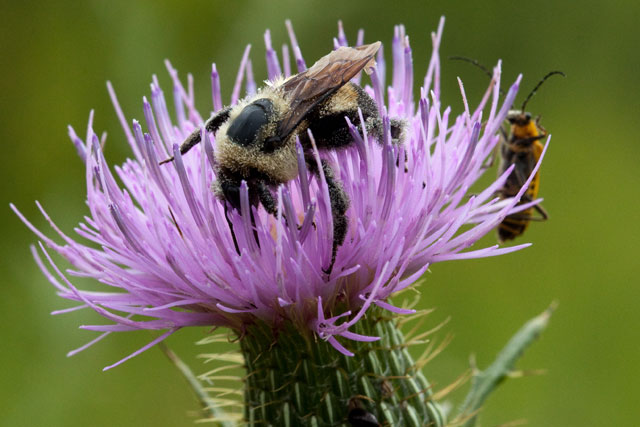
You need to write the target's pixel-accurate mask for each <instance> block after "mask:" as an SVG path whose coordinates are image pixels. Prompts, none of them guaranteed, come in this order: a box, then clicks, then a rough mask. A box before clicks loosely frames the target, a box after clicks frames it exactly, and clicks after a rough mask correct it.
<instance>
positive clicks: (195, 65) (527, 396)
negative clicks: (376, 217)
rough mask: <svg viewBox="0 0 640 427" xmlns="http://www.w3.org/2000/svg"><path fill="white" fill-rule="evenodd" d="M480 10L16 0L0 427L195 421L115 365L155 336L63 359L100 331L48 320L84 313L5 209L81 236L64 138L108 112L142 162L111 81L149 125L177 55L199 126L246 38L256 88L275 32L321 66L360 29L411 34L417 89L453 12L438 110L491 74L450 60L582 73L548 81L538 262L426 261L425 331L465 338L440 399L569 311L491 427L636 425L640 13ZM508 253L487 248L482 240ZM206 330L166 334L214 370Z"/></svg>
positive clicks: (541, 7) (80, 210) (88, 319)
mask: <svg viewBox="0 0 640 427" xmlns="http://www.w3.org/2000/svg"><path fill="white" fill-rule="evenodd" d="M465 3H466V4H463V2H451V1H445V0H438V1H415V2H409V1H395V2H377V3H376V2H371V1H323V2H319V1H317V2H312V1H300V2H293V1H283V2H277V3H276V2H266V1H259V0H256V1H233V2H229V1H226V2H222V1H190V2H169V1H154V2H151V1H109V2H107V1H98V0H93V1H83V2H75V1H67V2H64V1H51V2H32V1H21V2H17V1H9V0H3V1H2V3H1V10H0V13H1V16H2V22H3V24H2V26H1V27H0V34H1V36H0V45H1V48H2V50H1V52H2V68H1V71H0V73H1V76H0V85H2V86H1V87H2V89H1V91H0V92H1V93H2V102H1V103H0V109H1V110H0V117H2V126H0V140H1V141H2V148H3V151H2V153H3V155H2V166H1V167H0V173H1V179H0V181H1V182H3V183H4V184H3V185H2V203H3V206H4V208H2V209H0V217H1V221H0V224H2V249H1V251H2V252H1V254H0V255H1V256H0V259H1V265H0V268H1V269H2V270H1V275H2V276H1V277H3V283H2V298H1V302H0V304H1V306H0V310H1V311H0V312H1V313H2V319H1V322H0V324H1V325H2V326H1V328H2V335H1V337H2V345H1V347H0V348H1V350H0V351H1V353H0V380H1V384H2V387H1V389H0V425H6V426H86V425H92V426H134V425H136V426H137V425H155V426H164V425H172V426H178V425H184V426H188V425H191V424H192V422H193V420H195V417H194V413H195V410H196V409H197V408H198V406H197V403H196V401H195V400H194V398H193V397H192V395H191V392H190V390H189V389H188V388H187V386H186V384H185V382H184V380H183V379H182V378H181V377H180V375H179V374H178V373H177V371H176V370H175V369H173V367H172V366H171V365H170V364H169V362H168V361H167V359H166V358H165V357H164V355H163V354H162V353H161V352H160V351H159V350H157V349H152V350H150V351H148V352H146V353H144V354H143V355H141V356H138V357H136V358H134V359H133V360H131V361H129V362H127V363H125V364H124V365H122V366H121V367H119V368H117V369H114V370H112V371H109V372H106V373H103V372H102V371H101V369H102V367H104V366H106V365H109V364H111V363H113V362H114V361H116V360H119V359H120V358H122V357H123V356H125V355H127V354H129V353H130V352H132V351H134V350H136V349H137V348H139V346H140V345H142V344H144V343H146V342H148V341H149V340H150V338H151V335H150V334H149V333H126V334H116V335H114V336H111V337H109V338H108V339H106V340H104V341H102V342H101V343H99V344H98V345H96V346H94V347H93V348H91V349H89V350H87V351H86V352H83V353H81V354H79V355H77V356H75V357H73V358H66V357H65V354H66V352H67V351H69V350H71V349H73V348H75V347H77V346H79V345H81V344H84V343H85V342H86V341H88V340H90V339H91V338H92V337H93V336H94V335H93V334H92V333H89V332H86V331H81V330H78V329H77V326H78V325H80V324H84V323H92V322H95V321H96V320H98V321H99V319H98V316H97V315H95V314H93V313H90V312H88V311H83V312H76V313H72V314H68V315H63V316H58V317H51V316H50V315H49V312H51V311H52V310H56V309H60V308H64V307H68V306H69V304H68V303H66V302H64V301H62V300H60V299H59V298H58V297H56V296H55V293H54V289H53V288H52V287H51V286H50V285H49V284H48V283H47V282H46V280H45V279H44V277H42V276H41V274H40V273H39V272H38V270H37V269H36V267H35V265H34V263H33V261H32V259H31V257H30V255H29V248H28V246H29V244H30V243H31V242H34V241H35V238H34V236H33V235H32V234H31V233H30V232H29V231H28V230H27V229H26V228H25V227H24V226H23V225H22V224H21V223H20V222H19V221H18V219H17V218H16V217H15V215H14V214H13V213H12V212H11V211H10V210H9V208H8V203H9V202H10V201H11V202H14V203H15V204H16V205H18V207H19V208H20V209H21V210H22V212H24V213H25V214H26V215H27V217H28V218H30V219H31V220H32V221H33V222H34V223H35V224H36V225H37V226H39V227H41V228H43V229H47V226H46V224H45V221H44V220H43V219H42V217H41V216H40V215H39V214H38V212H37V209H36V207H35V205H34V203H33V201H34V200H36V199H37V200H40V201H41V202H42V203H43V204H44V206H45V207H46V208H47V210H48V212H49V213H50V214H51V215H52V216H53V218H54V220H55V221H56V222H57V223H58V224H59V225H60V226H61V227H62V229H63V230H65V231H67V232H69V233H71V234H72V229H73V226H74V225H75V224H76V223H77V222H78V221H79V220H80V219H81V218H82V216H83V215H85V214H86V213H87V209H86V207H85V205H84V170H83V166H82V165H81V162H80V161H79V160H78V158H77V156H76V153H75V150H74V148H73V146H72V144H71V143H70V142H69V141H68V139H67V130H66V126H67V124H72V125H73V126H74V127H75V128H76V129H77V130H78V132H79V133H80V134H81V135H82V134H83V132H84V129H85V126H86V120H87V117H88V112H89V110H90V109H91V108H95V110H96V121H95V123H96V124H95V129H96V131H98V132H101V131H102V130H107V131H108V132H109V138H108V142H107V150H106V155H107V158H108V160H109V161H110V162H111V164H117V163H120V162H122V161H123V160H124V159H125V158H126V156H128V154H129V153H128V147H127V144H126V142H125V140H124V138H123V135H122V133H121V130H120V127H119V124H118V122H117V118H116V116H115V114H114V112H113V109H112V107H111V105H110V102H109V99H108V95H107V92H106V89H105V81H106V80H107V79H108V80H111V81H112V82H113V84H114V86H115V88H116V91H117V93H118V95H119V98H120V101H121V103H122V105H123V108H124V111H125V113H126V114H127V116H128V118H129V119H131V118H134V117H136V118H142V109H141V99H142V96H143V95H145V94H146V95H148V94H149V86H148V83H149V82H150V79H151V75H152V74H154V73H157V74H158V76H159V78H160V81H161V83H164V89H165V93H170V86H169V85H168V78H167V75H166V72H165V69H164V64H163V59H165V58H169V59H171V61H172V63H173V65H174V66H175V67H176V68H178V70H179V71H180V72H181V75H182V76H185V75H186V73H187V72H192V73H193V74H194V77H195V83H196V85H195V86H196V92H197V95H198V96H197V97H196V99H197V105H198V107H199V109H200V111H201V112H203V115H206V112H207V111H209V110H210V109H211V107H210V103H211V97H210V83H209V72H210V66H211V62H212V61H215V62H216V63H217V64H218V69H219V70H220V72H221V75H222V82H223V95H224V96H225V101H226V102H228V99H229V96H230V93H231V87H232V82H233V78H234V76H235V72H236V70H237V66H238V64H239V60H240V57H241V55H242V50H243V48H244V46H245V45H246V44H247V43H252V44H253V51H252V58H253V65H254V73H255V75H256V76H257V77H258V78H259V79H260V78H262V76H264V75H265V66H264V60H263V59H264V45H263V42H262V38H263V33H264V30H265V29H266V28H270V29H271V31H272V36H273V40H274V45H275V46H280V45H281V44H282V43H283V42H286V41H287V38H286V32H285V28H284V20H285V18H290V19H291V20H292V21H293V24H294V27H295V29H296V33H297V36H298V41H299V42H300V44H301V47H302V51H303V54H304V55H305V58H306V59H307V63H310V62H313V61H314V60H315V59H316V58H318V57H320V56H321V55H323V54H325V53H326V52H327V51H328V50H329V49H330V48H331V46H332V37H333V36H334V35H335V34H336V22H337V20H338V19H342V20H343V22H344V24H345V27H346V30H347V36H348V37H349V38H350V40H352V41H353V40H355V34H356V31H357V30H358V28H365V30H366V33H365V34H366V37H365V39H366V41H373V40H382V41H383V42H389V41H390V39H391V37H392V34H393V27H392V26H393V25H394V24H398V23H404V24H405V25H406V27H407V31H408V34H409V35H410V37H411V43H412V47H413V57H414V64H415V71H416V76H417V77H416V79H415V81H416V82H420V81H422V76H423V75H424V72H425V71H426V64H427V60H428V55H429V54H430V37H429V33H430V32H431V31H433V30H435V28H436V26H437V22H438V19H439V17H440V16H441V15H446V19H447V21H446V25H445V31H444V37H443V43H442V48H441V54H442V57H443V81H442V85H443V97H444V101H445V103H447V104H449V105H452V107H453V108H454V112H456V113H459V112H460V111H461V109H462V104H461V101H460V97H459V91H458V89H457V83H456V80H455V78H456V76H458V75H459V76H461V77H462V78H463V80H464V82H465V87H466V90H467V94H468V95H469V97H470V99H471V102H472V103H473V102H477V101H478V99H479V94H480V93H481V90H483V89H484V88H485V87H486V84H487V79H486V77H485V76H484V75H483V74H482V73H480V72H479V71H477V70H476V69H474V68H473V67H471V66H470V65H468V64H463V63H459V62H451V61H447V60H446V59H445V58H446V57H447V56H449V55H466V56H470V57H474V58H478V59H479V60H480V61H481V62H484V63H486V64H489V65H491V64H493V63H495V61H496V60H497V59H499V58H502V59H503V61H504V66H503V70H504V76H505V78H506V81H512V80H513V79H514V78H515V77H516V75H517V74H518V73H519V72H523V73H524V74H525V80H524V83H523V86H522V88H523V89H522V90H523V92H527V91H528V90H530V88H531V87H532V86H533V85H534V84H535V83H536V82H537V81H538V79H539V78H540V77H541V76H542V75H544V74H545V73H546V72H547V71H549V70H553V69H561V70H563V71H564V72H565V73H566V74H567V76H568V77H567V78H566V79H560V78H558V79H554V80H550V81H549V82H547V84H546V85H545V86H544V87H543V88H542V89H541V90H540V92H539V93H538V95H537V96H536V97H535V98H534V99H533V100H532V101H531V102H530V103H529V107H528V109H529V110H530V111H533V112H534V113H540V114H542V115H543V120H542V123H543V124H544V126H545V127H546V128H547V129H548V130H549V131H550V132H551V133H552V134H553V139H552V142H551V144H552V145H551V147H550V149H549V152H548V157H547V158H546V159H545V162H544V164H543V167H542V184H541V195H542V196H544V197H545V202H544V206H545V207H546V209H547V210H548V211H549V213H550V216H551V218H550V220H549V221H547V222H546V223H535V224H533V225H532V226H531V228H530V230H529V231H528V232H527V234H526V236H525V238H524V240H523V241H531V242H533V243H534V245H533V246H532V247H531V248H528V249H526V250H524V251H521V252H518V253H515V254H511V255H507V256H504V257H499V258H493V259H484V260H473V261H459V262H452V263H443V264H437V265H435V266H433V268H432V272H431V273H428V274H427V277H426V280H425V282H424V283H423V284H422V285H421V286H420V288H419V289H420V291H421V293H422V297H421V304H423V306H424V307H437V311H436V312H435V313H434V314H433V315H431V318H430V321H429V322H430V323H429V325H430V326H433V325H435V324H436V323H437V322H439V321H441V320H443V319H445V318H446V317H448V316H451V321H450V323H449V324H448V325H447V326H446V327H445V332H441V333H440V334H439V336H438V337H437V339H443V338H444V336H445V334H446V332H453V333H454V335H455V338H454V341H453V343H452V344H451V345H449V347H448V348H447V349H446V350H445V352H444V353H443V354H442V355H440V356H439V357H438V358H437V359H436V360H435V361H433V362H431V363H430V364H429V365H427V367H426V369H425V372H426V374H427V376H428V378H430V379H431V380H432V381H434V382H435V383H436V387H437V388H441V387H444V386H446V385H447V384H449V383H450V382H451V381H453V380H454V379H455V378H456V377H457V376H458V375H459V374H461V373H462V372H463V371H464V370H465V369H466V368H467V367H468V356H469V354H471V353H475V354H476V356H477V360H478V363H479V364H480V366H481V367H484V366H486V364H487V363H489V362H490V361H491V360H492V358H493V356H494V355H495V353H496V352H497V351H498V350H499V348H501V346H502V345H503V344H504V343H505V342H506V340H507V339H508V338H509V337H510V336H511V334H512V333H514V332H515V330H516V329H517V328H518V327H519V326H520V325H521V324H522V323H523V322H524V321H525V320H527V319H528V318H530V317H532V316H533V315H535V314H537V313H539V312H541V311H542V310H543V309H544V308H545V307H547V305H548V304H549V303H550V302H551V301H552V300H556V299H557V300H558V301H559V303H560V306H559V309H558V310H557V312H556V314H555V315H554V317H553V319H552V323H551V326H550V328H549V329H548V331H547V332H546V333H545V334H544V336H543V337H542V340H541V341H539V342H538V343H536V344H535V346H534V347H533V348H531V349H530V351H529V352H527V354H526V355H525V357H524V358H523V359H522V360H521V361H520V363H519V367H520V368H523V369H538V368H544V369H546V370H547V374H546V375H543V376H534V377H527V378H524V379H518V380H510V381H508V382H507V383H506V384H505V385H503V387H501V388H500V389H499V391H498V392H497V393H495V395H494V396H493V397H492V398H491V399H490V401H489V403H488V405H487V406H486V408H485V410H484V412H483V416H482V421H483V425H486V426H487V425H499V424H502V423H506V422H509V421H513V420H519V419H526V420H528V422H529V424H530V425H534V426H586V425H588V426H591V425H594V426H595V425H607V426H627V425H628V426H632V425H637V423H638V407H637V404H638V402H640V386H639V385H638V383H639V381H638V380H639V379H640V375H639V374H640V368H639V366H640V363H639V362H640V304H639V300H640V290H639V289H640V287H639V286H638V284H639V283H638V282H639V280H638V270H639V269H638V264H639V262H638V255H640V252H639V247H638V242H639V241H640V239H639V238H640V234H639V230H640V227H639V224H640V221H638V218H639V214H638V207H639V206H640V203H639V197H638V196H639V191H638V186H639V184H640V179H639V178H640V174H639V173H638V165H637V162H638V159H639V158H640V145H639V144H638V142H639V141H638V136H637V135H638V130H637V129H636V126H637V123H638V118H637V116H638V113H639V112H640V105H639V101H638V98H639V97H640V93H639V92H638V89H639V88H640V79H639V78H638V75H639V74H640V55H639V54H638V43H639V42H640V31H639V30H638V22H640V3H638V2H632V1H626V2H625V1H609V2H606V3H605V2H604V1H600V2H598V1H588V0H587V1H582V2H580V3H573V2H558V1H554V0H546V1H528V2H513V1H507V0H500V1H494V2H483V4H482V6H477V7H470V6H469V5H470V4H471V2H465ZM387 53H389V50H387ZM521 95H522V94H521ZM519 99H522V98H521V97H519ZM49 234H50V235H53V233H52V232H51V233H49ZM494 242H495V236H494V235H493V234H492V235H490V236H487V237H486V238H485V240H484V241H483V242H482V243H484V244H485V245H489V244H493V243H494ZM430 326H429V327H430ZM206 332H207V331H206V330H205V329H192V330H183V331H181V332H180V333H178V334H177V335H176V336H174V337H172V338H171V339H170V340H169V344H170V345H171V347H172V348H174V349H175V350H176V351H177V352H178V353H179V354H180V355H181V356H182V357H183V358H184V360H185V361H187V362H188V363H189V364H190V365H192V366H193V367H194V368H195V369H196V370H197V371H198V372H202V371H203V370H204V369H205V368H204V367H203V366H202V365H200V361H198V360H196V359H195V355H196V354H197V352H198V350H202V349H196V348H195V346H194V345H193V342H194V341H195V340H197V339H199V338H201V337H203V336H204V335H205V334H206ZM206 350H207V351H213V349H211V348H209V349H206ZM419 350H420V349H417V350H416V351H419ZM464 391H466V387H464ZM461 396H462V393H456V394H454V395H452V398H455V399H460V398H461ZM188 412H189V413H188Z"/></svg>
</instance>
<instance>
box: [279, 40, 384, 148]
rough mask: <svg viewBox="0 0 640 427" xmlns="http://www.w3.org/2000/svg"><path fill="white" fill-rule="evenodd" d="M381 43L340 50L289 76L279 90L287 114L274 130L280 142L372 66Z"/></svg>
mask: <svg viewBox="0 0 640 427" xmlns="http://www.w3.org/2000/svg"><path fill="white" fill-rule="evenodd" d="M380 45H381V43H380V42H375V43H372V44H368V45H362V46H358V47H341V48H339V49H337V50H334V51H333V52H331V53H330V54H328V55H326V56H323V57H322V58H320V59H319V60H318V61H317V62H316V63H315V64H313V66H312V67H311V68H309V69H308V70H306V71H303V72H302V73H300V74H296V75H295V76H292V77H291V78H289V79H288V80H286V81H285V82H284V83H282V85H281V86H280V89H281V90H282V91H283V92H284V96H285V97H286V98H287V99H288V100H289V104H290V106H291V109H290V111H289V114H288V115H287V116H285V118H284V119H283V120H282V121H281V122H280V124H279V126H278V130H277V134H278V136H279V137H280V138H281V140H283V141H284V139H285V138H286V137H287V136H289V134H291V132H293V130H294V129H295V128H296V127H297V126H298V125H299V124H300V122H301V121H302V120H303V119H304V117H305V116H306V115H307V114H308V113H309V111H311V110H312V109H313V108H314V107H315V106H316V105H318V104H319V103H320V102H322V101H323V100H325V99H326V98H327V97H328V96H330V95H331V94H333V93H334V92H336V91H337V90H338V89H340V88H341V87H342V86H344V85H345V84H346V83H347V82H348V81H349V80H351V79H352V78H354V77H355V76H356V74H358V73H359V72H360V71H361V70H362V69H364V68H366V69H369V68H372V67H373V66H374V65H375V60H374V57H375V54H376V52H378V49H380Z"/></svg>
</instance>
